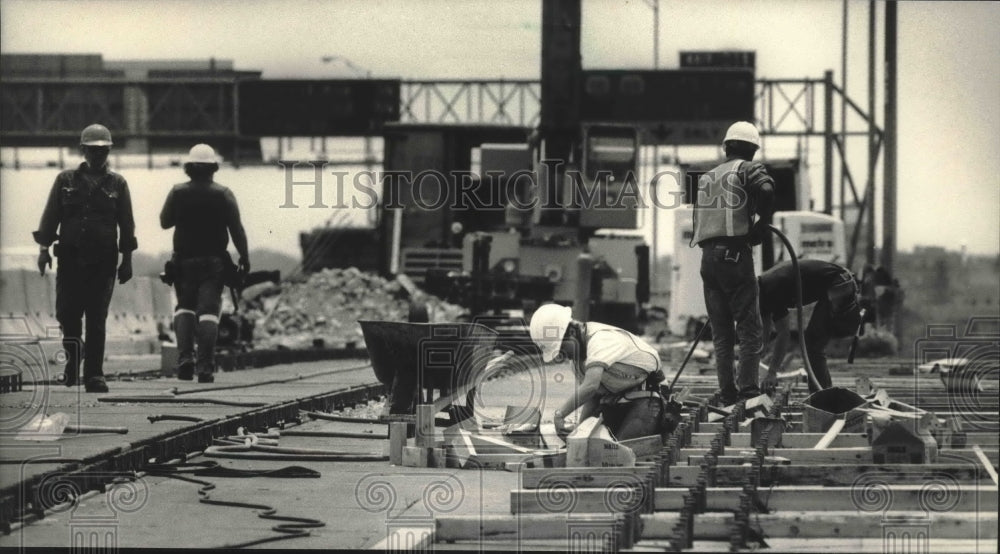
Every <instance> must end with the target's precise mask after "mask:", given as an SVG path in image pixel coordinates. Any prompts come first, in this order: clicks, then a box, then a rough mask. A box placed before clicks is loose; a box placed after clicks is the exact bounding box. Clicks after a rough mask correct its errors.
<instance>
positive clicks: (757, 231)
mask: <svg viewBox="0 0 1000 554" xmlns="http://www.w3.org/2000/svg"><path fill="white" fill-rule="evenodd" d="M770 231H771V229H770V228H768V226H767V223H764V222H763V221H761V220H758V221H757V223H754V224H753V227H751V228H750V234H749V236H748V238H749V242H750V246H757V245H758V244H761V243H762V242H764V239H766V238H767V237H769V236H770Z"/></svg>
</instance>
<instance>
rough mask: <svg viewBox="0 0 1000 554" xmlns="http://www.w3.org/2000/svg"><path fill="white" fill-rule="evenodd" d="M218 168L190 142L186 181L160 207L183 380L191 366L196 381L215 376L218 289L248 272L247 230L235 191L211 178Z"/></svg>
mask: <svg viewBox="0 0 1000 554" xmlns="http://www.w3.org/2000/svg"><path fill="white" fill-rule="evenodd" d="M218 169H219V163H218V157H217V156H216V155H215V150H213V149H212V147H211V146H209V145H207V144H197V145H195V146H194V147H192V148H191V151H190V153H189V154H188V158H187V160H186V161H185V163H184V172H185V173H186V174H187V175H188V177H190V178H191V180H190V181H188V182H186V183H181V184H179V185H175V186H174V188H172V189H171V190H170V192H169V193H168V194H167V200H166V202H164V204H163V211H161V212H160V224H161V225H162V226H163V228H164V229H169V228H171V227H175V229H174V255H173V258H172V260H171V262H172V266H173V272H174V273H175V275H173V276H171V277H172V279H173V280H174V287H175V289H176V291H177V310H176V311H175V312H174V330H175V331H176V333H177V357H178V364H177V378H178V379H183V380H186V381H189V380H191V379H193V378H194V372H195V370H196V369H197V372H198V382H199V383H211V382H213V381H214V380H215V377H214V373H215V344H216V340H217V338H218V333H219V312H220V309H221V306H222V291H223V288H224V287H225V285H226V284H229V285H230V286H234V285H233V280H234V279H235V277H234V275H238V274H242V275H246V273H248V272H249V271H250V256H249V254H248V252H247V235H246V231H244V229H243V223H242V222H241V221H240V209H239V206H238V205H237V204H236V196H234V195H233V192H232V191H231V190H229V189H228V188H227V187H224V186H222V185H220V184H218V183H216V182H215V181H214V180H213V179H214V176H215V172H216V171H218ZM230 235H232V237H233V244H234V245H235V246H236V251H237V252H239V255H240V261H239V267H238V269H237V268H236V267H234V264H233V260H232V258H231V257H230V256H229V252H228V250H227V248H228V246H229V236H230ZM196 335H197V339H198V340H197V343H198V353H197V357H196V356H195V351H194V345H195V336H196Z"/></svg>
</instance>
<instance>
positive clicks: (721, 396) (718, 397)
mask: <svg viewBox="0 0 1000 554" xmlns="http://www.w3.org/2000/svg"><path fill="white" fill-rule="evenodd" d="M738 400H739V398H738V397H737V395H736V394H725V393H723V392H722V391H715V394H714V395H712V398H711V399H709V402H708V403H709V404H712V405H715V406H732V405H733V404H735V403H736V402H737V401H738Z"/></svg>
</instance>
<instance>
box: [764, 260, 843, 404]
mask: <svg viewBox="0 0 1000 554" xmlns="http://www.w3.org/2000/svg"><path fill="white" fill-rule="evenodd" d="M799 273H800V275H801V276H802V277H801V278H802V305H803V306H807V305H809V304H812V303H814V302H815V303H816V306H815V308H814V309H813V312H812V316H811V317H810V318H809V324H808V325H807V326H806V329H805V334H804V336H803V338H804V339H805V343H806V355H807V356H808V357H809V365H810V366H811V367H812V370H813V374H814V375H815V376H816V380H817V381H819V384H820V386H821V387H822V388H824V389H825V388H829V387H830V386H831V385H832V382H831V381H830V371H829V370H828V369H827V367H826V354H825V353H824V350H825V349H826V345H827V343H829V342H830V339H831V338H841V337H849V336H851V335H854V334H855V333H856V332H857V329H858V325H859V324H860V323H861V308H860V304H859V298H858V293H859V290H860V289H859V287H858V284H857V281H856V280H855V278H854V275H853V274H852V273H851V272H850V270H848V269H846V268H844V267H841V266H839V265H837V264H833V263H829V262H824V261H821V260H799ZM759 282H760V313H761V316H762V317H763V318H764V331H765V334H764V336H765V337H768V336H769V335H770V330H771V323H772V322H773V323H774V331H775V333H776V336H775V339H774V352H773V353H772V355H771V363H770V365H769V367H768V371H767V376H766V377H765V378H764V381H763V383H762V387H763V388H764V389H765V390H766V389H771V388H773V387H774V385H775V384H776V383H777V373H778V372H779V371H781V365H782V362H783V361H784V358H785V352H786V351H787V348H788V341H789V336H790V332H789V327H788V310H790V309H794V308H795V307H796V294H795V291H796V288H795V268H794V266H793V265H792V262H790V261H786V262H781V263H779V264H777V265H775V266H774V267H772V268H771V269H769V270H767V271H765V272H764V273H763V274H761V276H760V278H759ZM809 390H810V391H811V392H816V391H817V389H816V385H814V384H813V383H812V380H810V382H809Z"/></svg>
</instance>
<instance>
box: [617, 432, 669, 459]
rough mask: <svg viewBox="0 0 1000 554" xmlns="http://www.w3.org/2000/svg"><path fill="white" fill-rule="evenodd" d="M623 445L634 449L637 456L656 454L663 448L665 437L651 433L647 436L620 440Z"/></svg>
mask: <svg viewBox="0 0 1000 554" xmlns="http://www.w3.org/2000/svg"><path fill="white" fill-rule="evenodd" d="M619 444H621V445H622V446H625V447H628V448H630V449H632V453H633V454H635V457H636V458H639V457H643V456H655V455H656V454H659V453H660V451H661V450H663V438H662V437H660V435H649V436H647V437H636V438H634V439H627V440H623V441H619Z"/></svg>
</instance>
